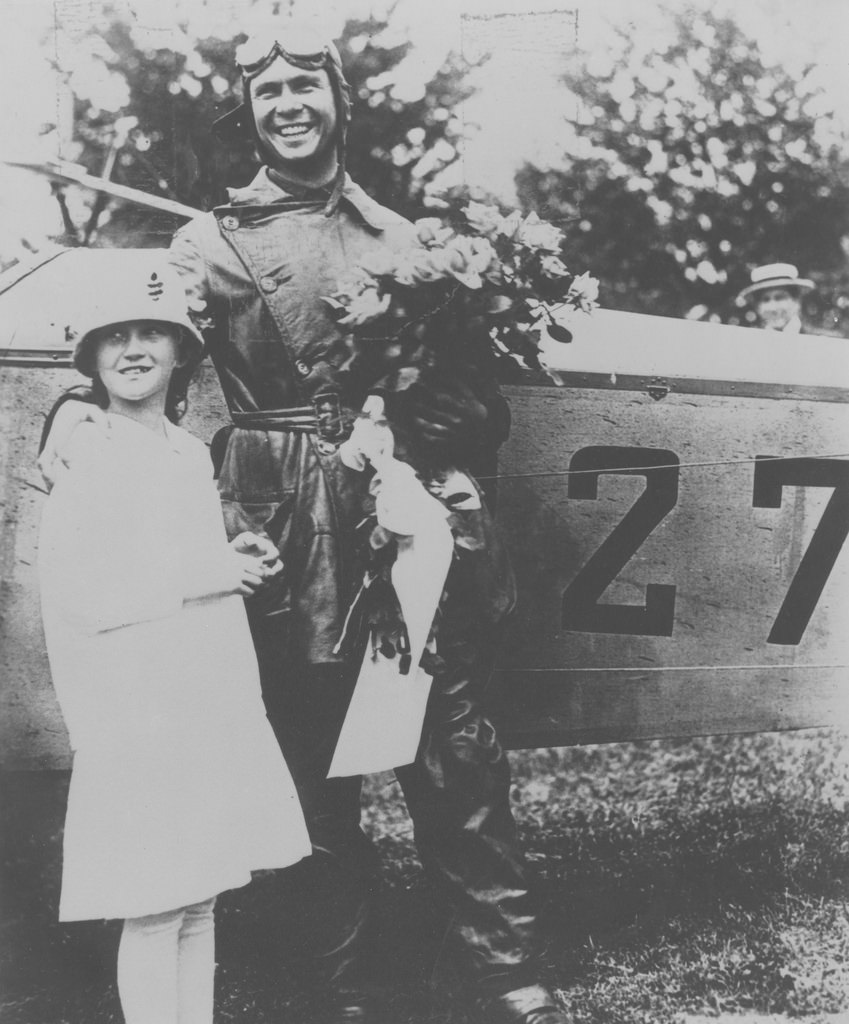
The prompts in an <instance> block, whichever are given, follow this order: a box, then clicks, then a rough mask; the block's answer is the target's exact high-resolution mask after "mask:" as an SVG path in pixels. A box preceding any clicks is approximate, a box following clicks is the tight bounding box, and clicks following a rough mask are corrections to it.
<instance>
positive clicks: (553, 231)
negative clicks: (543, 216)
mask: <svg viewBox="0 0 849 1024" xmlns="http://www.w3.org/2000/svg"><path fill="white" fill-rule="evenodd" d="M516 241H517V242H520V243H521V244H522V245H526V246H527V247H528V248H529V249H545V250H546V251H547V252H554V253H558V252H560V246H561V245H562V243H563V232H562V231H561V230H560V228H556V227H555V226H554V225H553V224H549V223H548V221H545V220H540V218H539V217H538V216H537V214H536V213H529V214H528V216H527V217H525V219H524V220H523V221H522V223H521V224H520V225H519V230H518V231H517V232H516Z"/></svg>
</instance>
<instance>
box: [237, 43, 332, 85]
mask: <svg viewBox="0 0 849 1024" xmlns="http://www.w3.org/2000/svg"><path fill="white" fill-rule="evenodd" d="M293 44H294V45H293ZM335 49H336V48H335V47H332V48H331V46H329V45H327V44H321V43H319V41H318V40H317V39H316V38H315V37H312V38H310V37H309V36H307V35H306V34H304V35H301V36H300V37H298V36H295V37H294V38H293V39H291V40H289V45H287V46H284V45H283V44H282V43H281V42H280V41H279V40H277V39H273V40H272V42H271V44H270V45H269V42H268V36H253V37H251V38H250V39H248V40H247V41H246V42H244V43H242V45H241V46H239V47H238V48H237V49H236V63H237V64H238V66H239V70H240V71H241V72H242V75H243V76H244V77H245V78H253V77H255V76H256V75H258V74H260V72H262V71H264V70H265V69H266V68H267V67H269V65H271V64H272V63H273V62H274V61H275V60H276V59H277V58H278V57H282V58H283V60H285V61H286V62H287V63H289V64H292V65H294V67H296V68H303V69H304V70H306V71H320V70H322V69H323V68H327V67H329V66H331V65H332V64H334V63H336V64H338V63H339V54H338V52H336V53H334V51H335Z"/></svg>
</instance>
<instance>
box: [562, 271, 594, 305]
mask: <svg viewBox="0 0 849 1024" xmlns="http://www.w3.org/2000/svg"><path fill="white" fill-rule="evenodd" d="M566 300H567V301H568V302H571V303H572V305H574V306H577V308H578V309H582V310H583V311H584V312H585V313H591V312H592V311H593V310H594V309H595V307H596V305H597V304H598V280H597V278H595V277H591V276H590V275H589V274H587V273H584V274H580V275H579V276H578V277H576V278H575V280H574V281H573V282H572V284H571V285H570V286H569V292H568V294H567V295H566Z"/></svg>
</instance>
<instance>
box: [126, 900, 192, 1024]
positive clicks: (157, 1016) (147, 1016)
mask: <svg viewBox="0 0 849 1024" xmlns="http://www.w3.org/2000/svg"><path fill="white" fill-rule="evenodd" d="M182 920H183V911H182V909H180V910H173V911H169V912H168V913H165V914H151V915H150V916H148V917H129V918H127V920H126V921H124V930H123V931H122V932H121V944H120V945H119V947H118V995H119V996H120V997H121V1009H122V1010H123V1011H124V1020H125V1021H126V1024H178V1017H177V938H178V935H179V933H180V924H181V923H182Z"/></svg>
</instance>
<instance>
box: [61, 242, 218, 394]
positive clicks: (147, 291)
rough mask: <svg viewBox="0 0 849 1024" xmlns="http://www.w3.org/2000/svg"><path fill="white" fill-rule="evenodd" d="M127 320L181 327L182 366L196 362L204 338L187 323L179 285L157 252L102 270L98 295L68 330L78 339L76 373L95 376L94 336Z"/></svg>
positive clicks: (124, 256) (125, 256)
mask: <svg viewBox="0 0 849 1024" xmlns="http://www.w3.org/2000/svg"><path fill="white" fill-rule="evenodd" d="M131 320H156V321H159V322H160V323H166V324H171V325H172V326H174V327H177V328H179V333H180V336H181V339H182V343H183V351H184V353H185V356H186V361H187V362H189V363H195V364H197V363H198V362H199V361H200V359H201V357H202V355H203V339H202V338H201V336H200V334H199V333H198V331H197V329H196V328H195V326H194V325H193V324H192V322H191V320H190V319H189V314H188V309H187V305H186V293H185V290H184V288H183V284H182V282H181V281H180V278H179V277H178V275H177V272H176V271H175V270H174V268H173V267H171V266H170V265H169V263H168V262H167V259H166V258H165V256H164V255H163V253H162V251H161V250H160V251H157V250H154V249H142V250H138V251H137V252H131V251H124V252H122V253H121V254H120V257H119V258H116V259H115V261H114V263H112V264H111V265H110V266H108V267H105V268H104V269H103V271H101V274H100V276H99V279H98V282H97V295H96V296H95V297H93V298H92V299H91V301H90V302H87V303H86V306H85V309H84V311H83V312H82V313H81V315H80V316H79V319H78V321H77V323H75V324H73V325H72V326H73V329H74V334H76V336H77V338H78V341H77V343H76V347H75V349H74V366H75V367H76V368H77V370H79V372H80V373H82V374H85V376H86V377H91V376H92V375H93V373H94V358H93V356H94V352H93V346H92V337H93V334H94V332H95V331H97V330H98V329H99V328H101V327H108V326H110V325H111V324H123V323H129V322H130V321H131Z"/></svg>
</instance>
